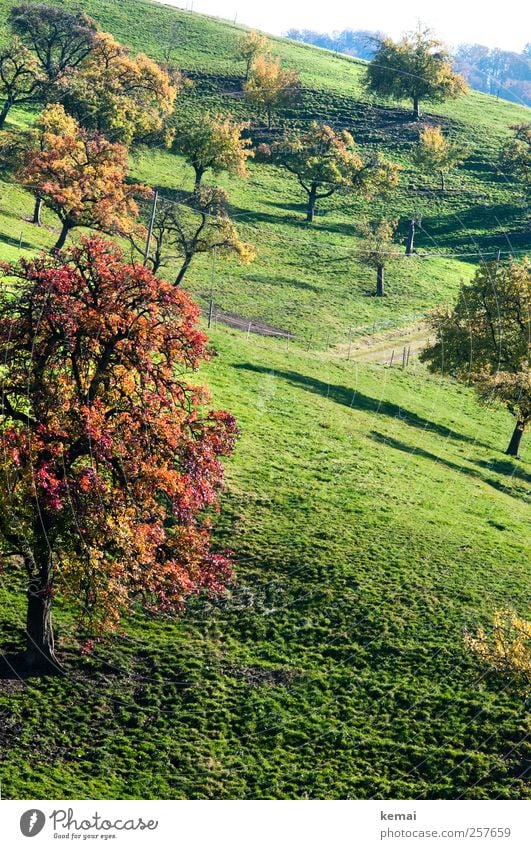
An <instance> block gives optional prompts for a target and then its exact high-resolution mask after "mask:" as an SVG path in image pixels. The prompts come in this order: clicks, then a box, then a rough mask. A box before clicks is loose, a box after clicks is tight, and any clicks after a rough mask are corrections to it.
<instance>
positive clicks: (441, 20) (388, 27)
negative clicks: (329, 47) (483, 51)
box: [165, 0, 531, 51]
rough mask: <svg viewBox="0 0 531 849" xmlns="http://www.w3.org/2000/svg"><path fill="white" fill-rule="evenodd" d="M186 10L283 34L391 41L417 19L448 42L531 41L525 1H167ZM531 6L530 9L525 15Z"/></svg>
mask: <svg viewBox="0 0 531 849" xmlns="http://www.w3.org/2000/svg"><path fill="white" fill-rule="evenodd" d="M165 2H166V3H168V2H170V3H171V4H172V5H174V6H179V7H181V8H183V9H185V8H188V9H190V7H191V6H192V2H193V9H194V11H197V12H204V13H205V14H208V15H217V16H218V17H222V18H230V19H232V20H233V19H234V17H235V16H237V21H238V22H239V23H242V24H248V25H249V26H253V27H257V28H258V29H263V30H265V31H266V32H271V33H275V34H277V35H281V34H282V33H284V32H286V30H288V29H290V28H291V27H295V28H297V29H315V30H319V31H321V32H331V31H332V30H335V29H337V30H341V29H371V30H382V31H384V32H386V33H388V34H389V35H391V36H393V37H397V36H399V35H401V33H402V32H403V31H404V30H406V29H413V28H414V27H415V26H416V25H417V22H418V20H419V19H420V20H422V22H423V23H425V24H428V25H429V26H431V27H433V28H434V29H435V30H436V31H437V33H438V34H439V36H440V37H442V38H443V39H444V40H445V41H446V42H447V43H448V44H450V45H456V44H459V43H460V42H463V41H465V42H477V43H479V44H488V45H490V46H493V47H501V48H503V49H505V50H517V51H520V50H522V48H523V47H524V45H525V44H526V42H528V41H531V13H530V12H529V4H528V3H526V0H503V2H501V3H500V2H496V3H495V2H494V0H483V2H482V0H424V2H421V0H365V2H362V3H356V2H355V0H319V2H316V0H313V2H312V0H165ZM526 7H527V11H526Z"/></svg>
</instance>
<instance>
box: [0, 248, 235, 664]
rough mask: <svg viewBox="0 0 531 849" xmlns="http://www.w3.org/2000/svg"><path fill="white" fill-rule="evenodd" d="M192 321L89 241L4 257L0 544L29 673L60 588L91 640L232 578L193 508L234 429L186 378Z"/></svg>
mask: <svg viewBox="0 0 531 849" xmlns="http://www.w3.org/2000/svg"><path fill="white" fill-rule="evenodd" d="M198 318H199V309H198V307H197V306H196V305H195V304H194V303H193V302H192V301H191V300H190V298H189V296H188V295H186V294H185V293H184V292H181V291H180V290H178V289H175V288H174V287H173V286H172V285H171V284H170V283H165V282H164V281H162V280H157V279H156V278H155V277H154V275H153V273H152V272H151V271H150V270H149V269H147V268H144V267H142V266H141V265H138V264H136V265H129V264H126V263H124V262H123V260H122V256H121V254H120V251H119V250H118V248H117V247H116V246H115V245H113V244H112V243H110V242H105V241H103V240H102V239H101V238H100V237H95V236H93V237H91V238H90V239H85V240H83V242H82V244H81V246H80V247H75V248H72V249H71V250H70V251H69V252H68V253H60V254H56V255H55V256H53V257H50V256H45V255H43V256H41V257H40V258H39V259H35V260H31V261H28V260H21V261H20V262H19V263H18V264H17V265H11V266H10V265H6V264H3V265H2V280H1V286H0V342H1V345H2V397H1V399H0V433H1V437H2V456H1V458H0V480H1V488H0V492H1V494H0V540H1V545H2V551H3V552H6V551H9V553H10V554H12V555H18V558H19V560H16V559H13V558H12V559H11V560H9V559H8V560H4V563H3V568H4V569H6V568H10V569H13V570H16V571H17V572H22V574H24V573H25V576H26V580H27V619H26V638H27V666H28V668H29V669H30V670H32V671H39V672H40V671H42V672H47V671H50V670H54V669H57V667H58V661H57V658H56V654H55V645H54V633H53V627H52V603H54V601H55V600H56V599H57V597H58V595H59V594H60V597H61V598H63V599H67V600H68V602H69V604H70V610H72V611H75V612H76V613H77V615H78V617H79V620H80V628H82V629H83V630H82V631H81V633H82V634H83V637H87V638H88V639H89V640H90V639H92V638H94V637H100V636H102V635H104V634H105V633H106V632H108V631H109V630H114V629H116V628H117V626H118V624H119V622H120V618H121V616H122V615H123V614H124V613H126V612H128V611H130V610H133V609H136V608H137V607H138V605H139V604H142V605H143V606H144V607H145V608H147V609H148V610H149V611H151V612H152V613H154V612H157V611H160V612H163V613H165V614H169V613H176V612H178V611H180V610H181V609H182V608H183V607H184V605H185V603H186V600H187V599H188V598H189V597H190V596H191V595H192V594H194V593H197V592H199V591H201V590H202V591H206V592H209V593H218V592H220V591H221V590H222V589H223V587H224V586H225V585H226V584H227V582H228V581H229V580H230V574H231V569H230V562H229V561H228V560H227V558H226V557H225V556H223V555H219V554H215V553H214V552H213V551H212V547H211V539H210V527H209V523H208V520H207V519H206V517H205V509H206V508H208V507H209V506H212V505H215V504H216V502H217V498H218V493H219V490H220V488H221V485H222V479H223V468H222V465H221V460H220V458H221V457H222V456H224V455H229V454H230V453H231V452H232V450H233V446H234V442H235V438H236V435H237V428H236V425H235V422H234V419H233V417H232V416H231V415H230V414H229V413H225V412H222V411H211V410H209V409H208V408H207V406H206V405H207V402H208V395H207V393H206V390H205V389H204V388H199V387H195V386H193V385H192V384H191V382H190V379H189V376H188V374H187V373H188V372H191V371H192V370H195V369H196V368H197V367H198V365H199V364H200V363H201V362H202V361H204V360H205V359H207V358H208V352H207V347H206V342H207V339H206V337H205V335H204V334H203V333H202V332H201V331H200V329H199V327H198V324H197V322H198ZM89 645H90V642H89V643H88V645H87V644H86V648H88V647H89Z"/></svg>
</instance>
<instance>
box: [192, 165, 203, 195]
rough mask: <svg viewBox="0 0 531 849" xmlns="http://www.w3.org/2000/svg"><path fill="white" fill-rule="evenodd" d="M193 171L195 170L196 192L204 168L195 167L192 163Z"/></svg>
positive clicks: (199, 185)
mask: <svg viewBox="0 0 531 849" xmlns="http://www.w3.org/2000/svg"><path fill="white" fill-rule="evenodd" d="M194 171H195V183H194V192H196V193H197V192H198V191H199V189H200V188H201V180H202V179H203V174H204V173H205V169H204V168H197V167H196V166H195V165H194Z"/></svg>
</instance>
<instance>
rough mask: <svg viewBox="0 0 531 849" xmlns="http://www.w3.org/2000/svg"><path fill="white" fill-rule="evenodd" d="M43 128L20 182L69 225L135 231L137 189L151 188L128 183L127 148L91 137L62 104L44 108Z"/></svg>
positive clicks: (116, 231) (105, 229) (98, 137)
mask: <svg viewBox="0 0 531 849" xmlns="http://www.w3.org/2000/svg"><path fill="white" fill-rule="evenodd" d="M39 131H40V138H39V143H38V144H37V143H36V144H35V146H34V148H33V150H31V151H30V152H29V153H28V155H27V158H26V162H25V165H24V167H23V168H22V169H21V170H20V171H19V173H18V178H19V179H20V181H21V182H23V183H25V184H26V185H28V186H30V187H32V188H33V189H34V191H35V193H36V194H38V195H39V196H40V197H42V199H43V201H44V203H45V204H46V205H47V206H49V207H50V208H51V209H52V210H53V211H54V212H55V213H56V214H57V215H58V217H59V218H60V220H61V222H62V223H63V224H66V225H67V226H68V227H77V226H80V225H83V226H88V227H95V228H96V229H100V230H103V231H105V232H109V233H121V234H128V233H130V232H132V230H134V228H135V221H134V218H135V216H136V215H137V213H138V209H137V206H136V203H135V201H134V199H133V193H134V192H137V191H144V192H145V193H146V192H147V191H148V190H147V189H145V187H143V186H136V185H128V184H126V183H125V178H126V176H127V170H128V165H127V150H126V148H125V147H124V146H123V145H120V144H113V143H111V142H109V141H108V140H107V139H105V138H104V137H103V136H101V135H99V134H94V135H90V134H89V133H87V132H86V131H85V130H83V129H82V128H81V127H80V126H79V124H78V123H77V121H76V120H75V119H74V118H72V117H71V116H69V115H67V114H66V113H65V111H64V108H63V107H62V106H60V105H58V104H55V105H53V106H50V107H48V108H47V109H46V110H45V111H44V112H43V114H42V115H41V117H40V119H39Z"/></svg>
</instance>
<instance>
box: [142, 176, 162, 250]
mask: <svg viewBox="0 0 531 849" xmlns="http://www.w3.org/2000/svg"><path fill="white" fill-rule="evenodd" d="M158 196H159V193H158V189H155V193H154V195H153V206H152V207H151V215H150V217H149V227H148V234H147V239H146V250H145V251H144V265H147V264H148V259H149V249H150V247H151V236H152V235H153V224H154V223H155V212H156V209H157V199H158Z"/></svg>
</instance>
